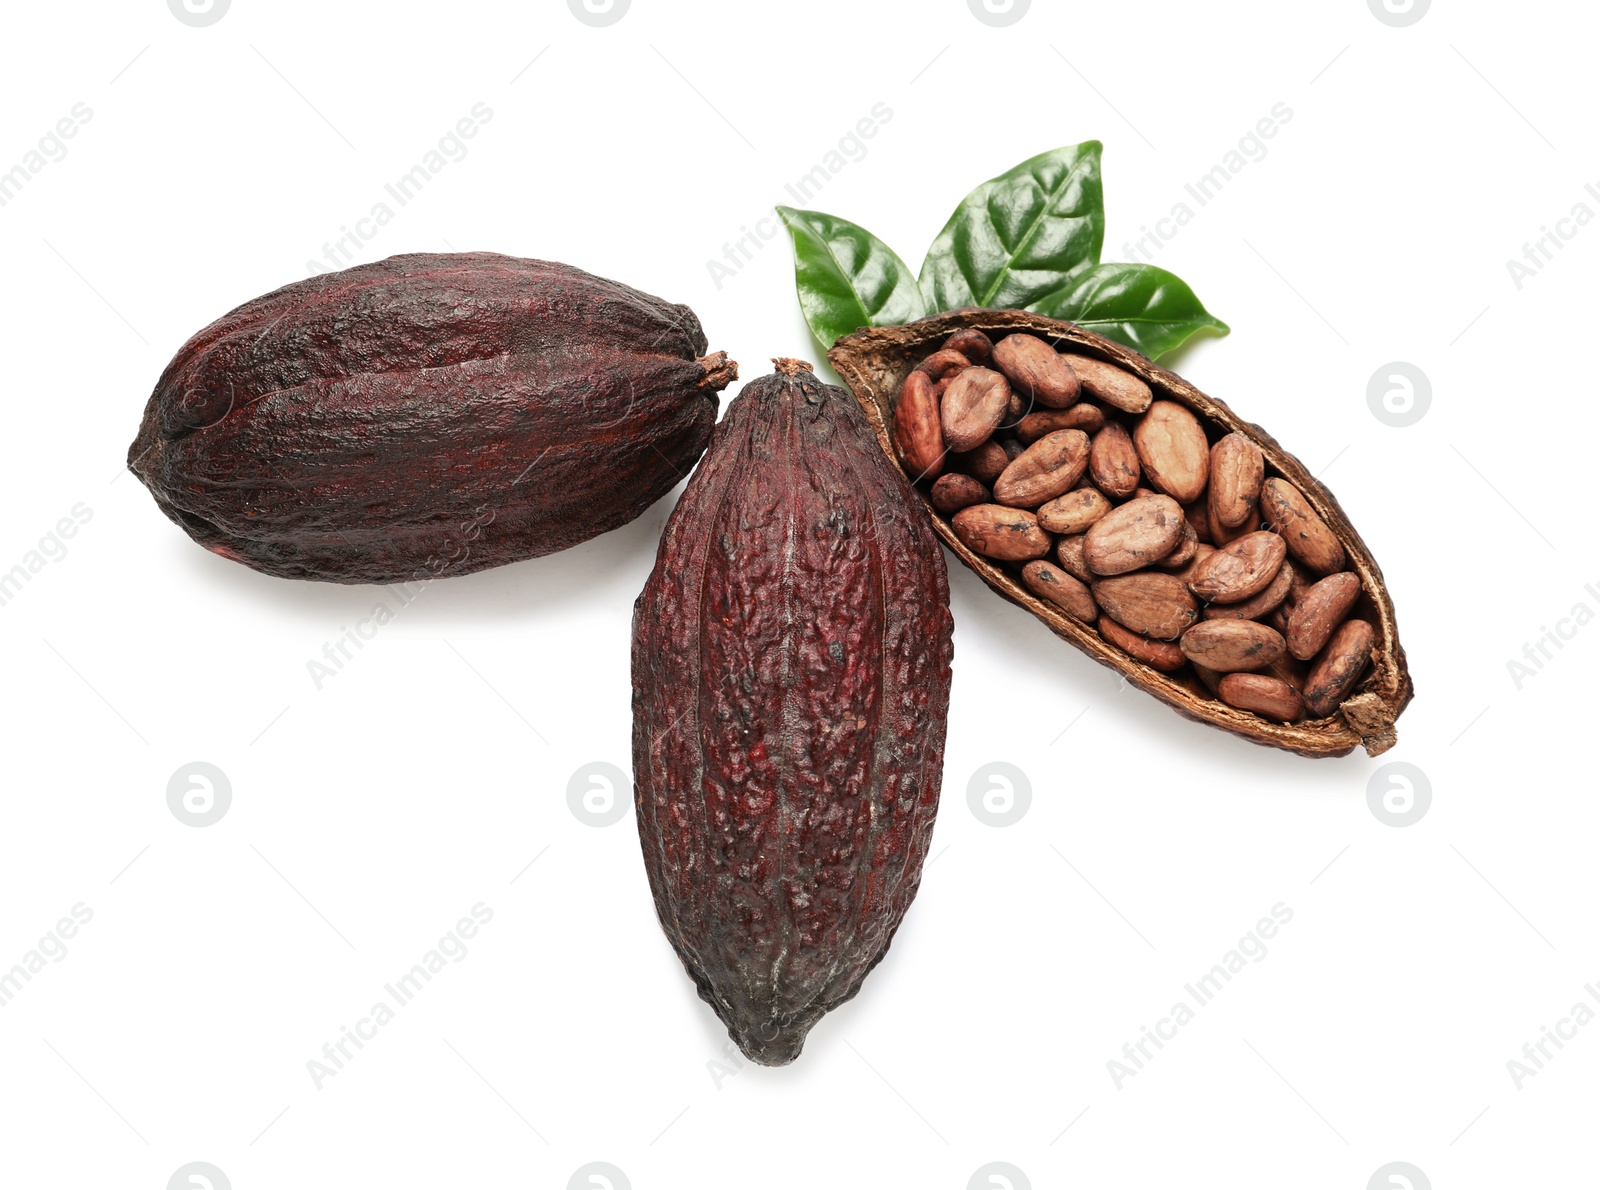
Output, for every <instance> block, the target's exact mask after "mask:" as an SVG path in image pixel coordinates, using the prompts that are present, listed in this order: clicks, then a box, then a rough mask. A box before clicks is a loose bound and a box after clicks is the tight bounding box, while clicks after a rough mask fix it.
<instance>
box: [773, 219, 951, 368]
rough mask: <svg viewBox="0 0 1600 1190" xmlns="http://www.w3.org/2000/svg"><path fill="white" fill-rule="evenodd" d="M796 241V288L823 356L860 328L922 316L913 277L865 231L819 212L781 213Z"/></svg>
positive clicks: (908, 267)
mask: <svg viewBox="0 0 1600 1190" xmlns="http://www.w3.org/2000/svg"><path fill="white" fill-rule="evenodd" d="M778 214H780V215H782V216H783V221H784V222H785V223H786V224H788V225H789V234H790V236H791V237H792V238H793V239H794V283H795V289H796V290H797V291H798V293H799V295H800V309H801V311H802V312H803V313H804V314H805V316H806V322H807V324H808V325H809V326H810V327H811V333H812V334H814V335H815V336H816V337H817V342H818V343H821V344H822V348H823V350H824V351H826V350H827V349H828V348H830V347H832V346H833V344H834V342H835V341H836V340H838V339H839V338H841V337H842V336H844V335H848V334H850V333H851V332H852V331H855V330H858V329H860V328H861V327H864V326H898V325H900V324H901V323H903V322H914V321H916V320H917V319H918V318H921V317H922V315H923V308H922V295H921V293H920V292H919V291H918V289H917V279H916V275H915V274H914V273H912V271H911V268H910V266H909V265H907V264H906V262H905V261H903V260H901V259H900V258H899V257H898V256H896V255H895V252H894V249H892V248H890V247H889V245H887V244H885V243H884V242H883V241H882V240H880V239H879V238H878V237H877V236H875V235H873V234H872V233H871V232H870V231H868V230H867V229H866V228H864V227H858V226H856V225H855V224H854V223H851V222H850V221H849V220H848V219H840V218H838V217H837V216H835V215H824V214H823V213H822V212H821V211H797V210H795V209H794V208H793V207H779V208H778Z"/></svg>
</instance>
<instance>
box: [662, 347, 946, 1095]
mask: <svg viewBox="0 0 1600 1190" xmlns="http://www.w3.org/2000/svg"><path fill="white" fill-rule="evenodd" d="M776 362H777V363H778V366H779V369H780V371H779V373H778V374H776V375H774V376H770V377H765V378H763V379H760V380H757V381H755V382H753V383H751V384H748V385H746V386H745V388H744V390H743V391H742V392H741V393H740V394H739V395H738V396H737V397H736V398H734V400H733V401H732V402H731V404H730V405H729V407H728V411H727V414H726V415H725V416H724V417H723V419H722V421H721V423H720V424H719V425H718V427H717V430H716V435H715V437H714V438H713V440H712V444H711V447H710V450H709V451H708V452H707V454H706V457H705V460H704V461H703V462H702V464H701V465H700V467H699V469H698V470H696V471H695V473H694V475H693V476H692V477H691V478H690V480H689V485H688V488H687V490H686V491H685V492H684V494H683V497H682V499H680V500H679V502H678V505H677V507H676V508H675V509H674V511H673V513H672V516H671V517H670V518H669V520H668V522H667V527H666V532H665V534H664V536H663V537H662V540H661V547H660V551H659V554H658V556H657V559H656V565H655V569H654V570H653V571H652V572H651V575H650V578H649V581H648V582H647V583H646V584H645V588H644V591H643V593H642V594H641V595H640V596H639V599H638V602H637V603H636V605H635V608H634V634H633V706H634V723H633V761H634V803H635V809H636V814H637V821H638V828H639V840H640V844H641V848H642V851H643V855H644V862H645V870H646V873H647V875H648V877H649V882H650V889H651V892H652V894H653V895H654V899H655V904H656V912H657V915H658V917H659V919H660V922H661V927H662V929H663V931H664V932H665V933H666V935H667V938H668V940H669V941H670V942H671V944H672V947H673V949H674V950H675V951H676V952H677V954H678V957H679V958H680V959H681V960H682V961H683V965H684V968H685V970H686V971H687V972H688V974H689V975H690V977H691V978H692V979H693V981H694V983H695V985H696V987H697V988H698V990H699V992H700V995H701V997H702V998H703V999H704V1000H705V1001H706V1002H707V1003H708V1004H709V1005H711V1007H712V1008H713V1009H714V1010H715V1011H716V1013H717V1015H718V1016H719V1017H720V1018H721V1019H722V1021H723V1023H724V1024H725V1025H726V1026H727V1027H728V1031H729V1033H730V1034H731V1036H732V1037H733V1040H734V1041H735V1042H736V1043H737V1044H738V1046H739V1048H740V1049H741V1050H742V1051H743V1052H744V1054H745V1055H746V1056H747V1057H749V1058H750V1059H751V1060H752V1061H755V1062H758V1063H760V1064H762V1065H769V1066H770V1065H780V1064H782V1063H786V1062H790V1061H792V1060H794V1058H795V1057H796V1056H797V1055H798V1054H799V1052H800V1049H801V1045H802V1043H803V1042H804V1040H805V1036H806V1033H807V1032H808V1031H809V1030H810V1029H811V1027H812V1026H813V1025H814V1024H815V1023H816V1022H817V1020H818V1019H819V1018H821V1017H822V1016H823V1014H824V1013H826V1012H828V1011H829V1010H830V1009H832V1008H835V1007H837V1006H838V1005H840V1004H842V1003H844V1002H845V1001H846V1000H849V999H850V998H851V997H852V996H854V995H855V994H856V992H857V991H858V990H859V989H860V987H861V984H862V981H863V980H864V979H865V978H866V976H867V974H868V972H869V971H871V970H872V968H873V967H874V966H875V965H876V964H877V963H878V962H879V961H880V960H881V959H882V958H883V956H884V953H885V951H886V950H887V949H888V947H889V943H890V940H891V938H893V936H894V934H895V931H896V929H897V928H898V926H899V924H900V922H901V919H902V918H903V916H904V914H905V912H906V910H907V908H908V906H909V905H910V903H911V900H912V898H913V897H914V896H915V894H916V891H917V884H918V880H919V878H920V873H921V868H922V862H923V858H924V857H925V856H926V854H927V851H928V843H929V839H930V836H931V833H932V830H933V821H934V812H935V810H936V809H937V806H938V801H939V785H940V775H941V771H942V768H943V757H944V740H945V719H946V713H947V708H948V705H949V696H950V659H951V619H950V612H949V590H948V586H947V583H946V577H945V565H944V558H943V554H942V551H941V550H940V549H939V543H938V538H937V537H936V536H935V535H934V533H933V531H932V529H931V528H930V522H929V521H928V518H927V516H926V515H925V514H924V512H923V511H922V507H921V505H920V501H919V498H918V496H917V494H916V492H915V491H914V490H913V489H912V487H911V485H910V484H909V483H908V482H907V480H906V479H905V477H904V476H903V475H902V474H901V473H900V470H899V468H898V467H897V466H895V465H893V464H892V463H891V462H890V459H889V457H888V456H886V455H884V454H883V453H882V452H881V451H880V450H879V448H878V446H877V445H876V444H875V443H874V441H873V432H874V429H875V427H869V425H868V421H867V419H866V418H864V417H863V416H862V411H861V409H860V407H859V406H858V405H857V404H856V402H855V401H854V400H853V399H852V398H851V396H850V394H849V393H847V392H846V391H845V390H844V389H842V388H837V387H834V386H830V385H824V384H822V383H821V382H820V381H819V380H818V379H817V378H816V377H815V376H813V375H811V374H810V372H809V371H807V370H806V366H805V365H801V364H800V363H798V362H797V361H792V360H780V361H776Z"/></svg>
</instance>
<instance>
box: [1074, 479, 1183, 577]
mask: <svg viewBox="0 0 1600 1190" xmlns="http://www.w3.org/2000/svg"><path fill="white" fill-rule="evenodd" d="M1183 525H1184V520H1183V509H1182V508H1180V507H1178V503H1177V501H1175V500H1173V499H1172V498H1171V497H1170V496H1157V495H1150V496H1139V497H1137V498H1135V499H1133V500H1130V501H1128V502H1127V503H1126V504H1124V505H1122V506H1121V507H1120V508H1113V509H1112V510H1111V511H1110V512H1108V513H1107V514H1106V515H1105V516H1103V517H1101V518H1100V519H1099V520H1097V521H1095V523H1094V524H1093V525H1091V526H1090V527H1089V529H1088V532H1087V535H1086V536H1085V538H1084V542H1083V558H1084V561H1085V562H1087V563H1088V564H1089V569H1090V570H1092V571H1094V572H1095V573H1096V574H1102V575H1112V574H1126V573H1128V572H1129V571H1130V570H1138V569H1139V568H1140V567H1142V566H1148V565H1150V563H1152V562H1154V561H1155V560H1156V559H1158V558H1162V557H1165V556H1166V555H1167V554H1169V553H1171V552H1172V549H1173V547H1174V546H1176V545H1177V544H1178V541H1179V540H1180V539H1181V538H1182V536H1183Z"/></svg>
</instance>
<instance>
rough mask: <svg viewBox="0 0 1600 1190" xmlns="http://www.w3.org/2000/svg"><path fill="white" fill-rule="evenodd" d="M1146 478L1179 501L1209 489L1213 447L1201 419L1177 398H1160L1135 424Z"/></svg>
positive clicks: (1135, 444) (1184, 500) (1193, 497)
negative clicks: (1175, 399)
mask: <svg viewBox="0 0 1600 1190" xmlns="http://www.w3.org/2000/svg"><path fill="white" fill-rule="evenodd" d="M1133 446H1134V449H1135V450H1136V451H1137V452H1138V454H1139V463H1140V465H1141V466H1142V467H1143V468H1144V473H1145V476H1146V478H1148V479H1149V480H1150V482H1151V484H1152V485H1153V486H1155V487H1156V488H1157V489H1158V490H1160V491H1163V492H1165V493H1166V494H1167V495H1169V496H1171V497H1172V498H1173V499H1174V500H1176V501H1177V502H1178V503H1179V504H1188V503H1189V502H1190V501H1192V500H1195V499H1198V498H1199V496H1200V494H1201V493H1202V492H1204V491H1205V490H1206V480H1207V478H1208V476H1209V474H1210V467H1209V464H1210V459H1211V451H1210V448H1209V447H1208V446H1207V445H1206V432H1205V431H1204V430H1203V429H1201V428H1200V421H1199V419H1198V418H1196V417H1195V415H1194V414H1192V413H1190V412H1189V411H1188V410H1187V409H1185V408H1184V407H1183V406H1182V405H1180V404H1178V403H1177V402H1176V401H1156V402H1154V403H1153V404H1152V405H1151V406H1150V408H1149V409H1148V410H1146V411H1145V414H1144V416H1143V417H1141V418H1140V419H1139V420H1138V422H1137V423H1136V424H1135V425H1134V427H1133Z"/></svg>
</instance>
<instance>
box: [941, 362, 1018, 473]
mask: <svg viewBox="0 0 1600 1190" xmlns="http://www.w3.org/2000/svg"><path fill="white" fill-rule="evenodd" d="M1010 399H1011V389H1010V387H1009V386H1008V385H1007V384H1006V378H1005V377H1004V376H1002V375H1000V373H999V372H991V371H990V370H989V369H988V368H977V367H973V368H968V369H966V370H965V371H964V372H958V373H957V374H956V377H955V379H954V380H952V381H951V382H950V387H949V388H947V389H945V390H944V399H943V400H941V401H940V402H939V420H940V422H941V424H942V425H943V426H944V441H945V445H946V446H948V447H949V448H950V449H951V450H972V449H974V448H975V447H977V446H979V445H980V444H982V443H983V442H984V440H985V439H987V438H988V437H989V435H991V434H993V433H994V432H995V430H997V429H998V428H999V427H1000V422H1001V421H1002V420H1003V419H1004V418H1005V415H1006V403H1007V402H1008V401H1009V400H1010ZM980 478H981V477H980Z"/></svg>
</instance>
